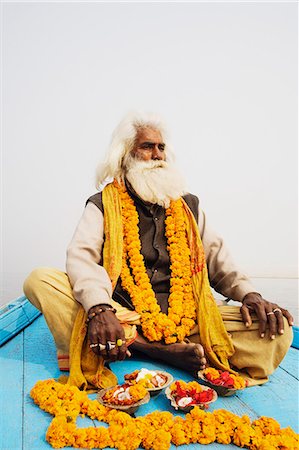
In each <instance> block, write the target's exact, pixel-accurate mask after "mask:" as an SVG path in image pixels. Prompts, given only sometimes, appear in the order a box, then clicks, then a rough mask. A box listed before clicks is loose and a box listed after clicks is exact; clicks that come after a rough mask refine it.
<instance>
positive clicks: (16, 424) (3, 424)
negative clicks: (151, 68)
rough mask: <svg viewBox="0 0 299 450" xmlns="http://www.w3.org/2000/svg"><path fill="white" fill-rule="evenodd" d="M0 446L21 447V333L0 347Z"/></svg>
mask: <svg viewBox="0 0 299 450" xmlns="http://www.w3.org/2000/svg"><path fill="white" fill-rule="evenodd" d="M0 380H1V384H0V398H1V400H0V401H1V403H0V412H1V413H0V448H1V450H20V449H22V445H23V442H22V424H23V408H22V405H23V333H20V334H19V335H18V336H16V337H15V339H13V340H12V341H10V342H8V343H7V344H6V345H4V346H3V347H2V348H1V349H0Z"/></svg>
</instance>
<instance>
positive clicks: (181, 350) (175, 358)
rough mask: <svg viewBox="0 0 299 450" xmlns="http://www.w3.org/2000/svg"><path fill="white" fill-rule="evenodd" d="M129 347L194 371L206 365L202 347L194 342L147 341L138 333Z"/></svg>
mask: <svg viewBox="0 0 299 450" xmlns="http://www.w3.org/2000/svg"><path fill="white" fill-rule="evenodd" d="M130 348H131V349H133V350H137V351H139V352H142V353H145V354H146V355H148V356H149V357H151V358H154V359H161V360H162V361H165V362H167V363H168V364H170V365H172V366H175V367H179V368H180V369H184V370H187V371H188V372H191V373H193V374H194V373H196V372H197V371H198V370H203V369H204V368H205V367H206V363H207V361H206V358H205V355H204V350H203V347H202V346H201V345H200V344H194V343H185V342H182V343H179V344H167V345H166V344H161V343H159V342H149V341H147V340H146V339H144V338H143V337H142V336H140V335H138V337H137V339H136V340H135V341H134V342H133V344H131V345H130Z"/></svg>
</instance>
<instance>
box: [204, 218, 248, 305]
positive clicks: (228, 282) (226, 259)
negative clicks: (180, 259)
mask: <svg viewBox="0 0 299 450" xmlns="http://www.w3.org/2000/svg"><path fill="white" fill-rule="evenodd" d="M198 226H199V232H200V236H201V239H202V243H203V247H204V250H205V256H206V261H207V266H208V273H209V280H210V284H211V286H212V288H213V289H215V291H217V292H219V293H220V294H222V295H224V296H225V297H227V298H229V299H232V300H237V301H242V299H243V298H244V297H245V295H246V294H248V293H249V292H256V290H255V289H254V287H253V285H252V284H251V283H250V280H249V278H248V277H247V276H246V275H245V274H244V273H242V272H240V271H239V270H238V269H237V267H236V265H235V264H234V262H233V259H232V257H231V255H230V253H229V251H228V249H227V248H226V246H225V244H224V242H223V239H222V238H221V237H219V236H218V235H217V234H216V233H215V232H214V231H213V230H212V228H210V226H209V225H208V224H207V221H206V216H205V214H204V212H203V211H202V210H201V209H199V215H198Z"/></svg>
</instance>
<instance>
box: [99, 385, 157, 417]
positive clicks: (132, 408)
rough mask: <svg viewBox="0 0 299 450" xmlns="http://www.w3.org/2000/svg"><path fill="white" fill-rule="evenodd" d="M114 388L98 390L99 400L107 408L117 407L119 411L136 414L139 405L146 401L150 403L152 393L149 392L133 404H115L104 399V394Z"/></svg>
mask: <svg viewBox="0 0 299 450" xmlns="http://www.w3.org/2000/svg"><path fill="white" fill-rule="evenodd" d="M111 389H113V388H111V387H110V388H107V389H102V390H101V391H100V392H98V395H97V400H98V402H99V403H100V404H101V405H103V406H106V407H107V408H111V409H117V410H119V411H123V412H125V413H127V414H134V413H135V412H136V411H137V409H138V408H139V406H141V405H145V404H146V403H148V402H149V401H150V394H149V392H147V393H146V395H145V396H144V397H143V398H142V399H141V400H139V401H138V402H136V403H133V404H131V405H115V404H113V403H108V402H106V401H104V400H103V397H104V395H105V394H106V392H108V391H110V390H111Z"/></svg>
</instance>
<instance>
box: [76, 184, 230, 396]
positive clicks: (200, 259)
mask: <svg viewBox="0 0 299 450" xmlns="http://www.w3.org/2000/svg"><path fill="white" fill-rule="evenodd" d="M102 200H103V207H104V234H105V241H104V249H103V266H104V267H105V269H106V271H107V273H108V275H109V277H110V280H111V283H112V288H113V289H114V288H115V285H116V283H117V280H118V278H119V276H120V273H121V266H122V254H123V229H122V219H121V204H120V198H119V194H118V190H117V188H116V187H115V186H114V185H113V183H111V184H109V185H107V186H106V187H105V188H104V190H103V192H102ZM183 205H184V218H185V222H186V230H187V235H188V242H189V246H190V251H191V270H192V287H193V294H194V298H195V301H196V305H197V322H198V330H199V335H200V341H201V344H202V345H203V347H204V350H205V354H206V356H207V357H208V359H209V361H210V362H211V364H212V365H214V366H215V367H217V368H219V369H224V370H231V369H230V367H229V362H228V359H229V358H230V356H232V354H233V353H234V347H233V344H232V342H231V339H230V337H229V336H228V334H227V331H226V329H225V327H224V324H223V321H222V319H221V315H220V313H219V310H218V307H217V305H216V302H215V300H214V298H213V295H212V293H211V289H210V285H209V280H208V273H207V267H206V262H205V257H204V250H203V245H202V242H201V239H200V235H199V232H198V226H197V223H196V221H195V219H194V216H193V214H192V212H191V210H190V209H189V207H188V205H187V204H186V202H185V201H184V202H183ZM113 306H116V309H117V317H118V318H119V319H120V320H121V322H122V323H123V325H126V326H125V331H126V338H127V339H128V340H131V341H132V339H134V335H135V329H134V328H133V329H132V327H130V326H129V324H134V323H135V324H136V323H138V318H139V316H138V314H136V313H135V312H129V311H128V310H126V309H125V308H122V307H120V306H119V305H117V304H116V303H115V302H114V304H113ZM86 318H87V314H86V313H85V311H84V309H83V308H80V309H79V311H78V314H77V317H76V320H75V324H74V328H73V332H72V337H71V344H70V377H69V379H68V383H69V384H73V385H76V386H78V387H79V388H81V389H87V388H90V387H91V385H93V386H98V387H103V388H104V387H109V386H113V385H114V384H116V383H117V380H116V377H115V375H114V374H113V373H112V372H111V371H110V370H108V369H107V368H106V367H105V366H104V360H103V358H101V357H99V356H96V355H95V354H94V353H93V352H92V350H91V349H90V348H89V345H88V344H89V343H88V340H87V336H86V331H87V327H86V324H85V322H86ZM125 322H126V324H125ZM231 371H232V370H231Z"/></svg>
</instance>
